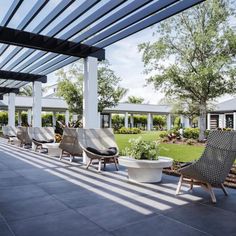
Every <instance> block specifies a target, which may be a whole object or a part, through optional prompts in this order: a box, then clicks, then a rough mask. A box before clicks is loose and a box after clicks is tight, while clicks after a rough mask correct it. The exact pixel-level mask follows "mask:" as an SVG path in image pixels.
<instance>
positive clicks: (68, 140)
mask: <svg viewBox="0 0 236 236" xmlns="http://www.w3.org/2000/svg"><path fill="white" fill-rule="evenodd" d="M59 148H60V149H61V155H60V160H61V159H62V158H63V154H64V153H67V154H69V155H70V162H72V160H73V158H74V157H75V156H82V153H83V150H82V148H81V147H80V144H79V139H78V132H77V129H76V128H64V130H63V136H62V140H61V142H60V145H59Z"/></svg>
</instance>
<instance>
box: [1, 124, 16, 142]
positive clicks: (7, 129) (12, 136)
mask: <svg viewBox="0 0 236 236" xmlns="http://www.w3.org/2000/svg"><path fill="white" fill-rule="evenodd" d="M2 132H3V136H4V137H5V138H7V139H8V143H11V144H19V143H20V141H19V140H18V138H17V134H16V133H17V129H16V127H15V126H9V125H7V126H3V127H2Z"/></svg>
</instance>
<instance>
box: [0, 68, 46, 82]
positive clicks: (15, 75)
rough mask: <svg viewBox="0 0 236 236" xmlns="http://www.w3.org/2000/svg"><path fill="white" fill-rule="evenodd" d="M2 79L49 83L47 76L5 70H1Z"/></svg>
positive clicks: (0, 77)
mask: <svg viewBox="0 0 236 236" xmlns="http://www.w3.org/2000/svg"><path fill="white" fill-rule="evenodd" d="M0 79H6V80H17V81H25V82H34V81H40V82H42V83H47V76H46V75H37V74H28V73H22V72H14V71H5V70H0Z"/></svg>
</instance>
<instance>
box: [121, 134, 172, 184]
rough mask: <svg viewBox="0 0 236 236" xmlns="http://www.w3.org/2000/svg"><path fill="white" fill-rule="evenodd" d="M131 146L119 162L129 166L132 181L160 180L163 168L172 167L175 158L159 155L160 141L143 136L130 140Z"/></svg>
mask: <svg viewBox="0 0 236 236" xmlns="http://www.w3.org/2000/svg"><path fill="white" fill-rule="evenodd" d="M129 143H130V147H129V148H126V149H125V151H124V155H125V156H121V157H120V158H119V164H120V165H123V166H125V167H127V169H128V178H129V180H130V181H135V182H145V183H153V182H160V181H161V177H162V169H163V168H164V167H170V166H171V165H172V162H173V160H172V159H171V158H167V157H161V156H159V150H160V147H159V144H160V143H159V141H146V140H143V139H142V137H139V138H138V139H130V140H129Z"/></svg>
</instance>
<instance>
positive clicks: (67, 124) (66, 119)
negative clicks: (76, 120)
mask: <svg viewBox="0 0 236 236" xmlns="http://www.w3.org/2000/svg"><path fill="white" fill-rule="evenodd" d="M69 122H70V112H69V110H66V112H65V123H66V126H69Z"/></svg>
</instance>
